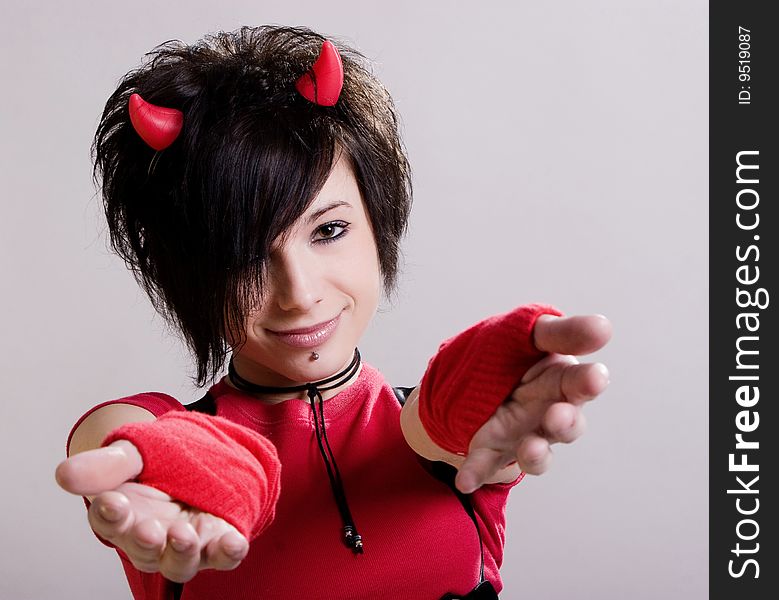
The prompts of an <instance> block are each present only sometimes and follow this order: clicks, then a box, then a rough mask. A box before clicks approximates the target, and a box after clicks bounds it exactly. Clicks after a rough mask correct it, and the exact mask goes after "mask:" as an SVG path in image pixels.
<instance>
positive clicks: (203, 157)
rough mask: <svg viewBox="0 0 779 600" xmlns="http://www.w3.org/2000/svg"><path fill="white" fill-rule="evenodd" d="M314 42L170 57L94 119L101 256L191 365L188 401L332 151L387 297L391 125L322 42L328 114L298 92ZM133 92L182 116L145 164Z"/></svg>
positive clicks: (399, 182) (239, 329) (357, 72)
mask: <svg viewBox="0 0 779 600" xmlns="http://www.w3.org/2000/svg"><path fill="white" fill-rule="evenodd" d="M324 39H325V38H324V37H322V36H321V35H319V34H317V33H315V32H313V31H311V30H310V29H307V28H303V27H280V26H263V27H243V28H241V29H239V30H237V31H234V32H219V33H216V34H212V35H208V36H206V37H204V38H203V39H202V40H200V41H198V42H197V43H195V44H193V45H186V44H184V43H182V42H178V41H175V42H167V43H165V44H162V45H160V46H158V47H157V48H155V49H154V50H153V51H151V52H150V53H149V54H148V55H147V60H146V61H144V64H143V65H142V66H141V67H140V68H138V69H137V70H134V71H131V72H130V73H128V74H127V75H126V76H125V77H124V78H123V79H122V80H121V82H120V83H119V86H118V88H117V90H116V91H115V92H114V93H113V94H112V95H111V97H110V98H109V99H108V102H107V103H106V107H105V110H104V112H103V115H102V118H101V120H100V124H99V126H98V129H97V133H96V134H95V139H94V143H93V146H92V154H93V158H94V161H95V166H94V176H95V180H96V182H97V183H98V185H100V186H101V189H102V197H103V203H104V207H105V214H106V218H107V221H108V228H109V232H110V239H111V246H112V248H113V249H114V250H115V251H116V252H117V253H118V254H119V256H121V257H122V258H123V259H124V261H125V263H126V264H127V266H128V267H129V268H130V269H131V270H132V272H133V274H134V276H135V278H136V280H137V281H138V283H139V284H140V285H141V286H142V287H143V289H144V290H145V291H146V293H147V294H148V296H149V298H150V299H151V301H152V304H153V305H154V308H155V309H156V310H157V311H158V312H159V313H160V314H161V315H162V316H163V317H164V318H165V319H166V321H167V322H168V323H169V324H171V325H172V326H173V327H174V329H175V330H177V331H178V332H180V334H181V335H182V337H183V340H184V341H185V342H186V344H187V346H188V347H189V348H190V350H191V351H192V354H193V356H194V358H195V360H196V363H197V375H196V377H194V378H193V379H194V380H195V383H196V384H197V385H198V386H203V385H205V384H207V383H208V382H209V381H213V380H214V379H215V378H216V377H217V375H218V374H219V372H220V371H221V369H222V368H223V366H224V362H225V359H226V357H227V354H228V353H229V351H230V347H229V345H228V343H227V340H228V339H230V338H232V339H233V340H237V341H238V344H240V343H242V342H243V341H245V332H244V327H245V319H246V316H247V315H248V312H249V311H250V310H251V308H252V307H256V306H258V305H259V303H260V302H261V300H262V288H263V281H264V280H265V279H266V277H267V259H268V256H269V253H270V249H271V247H272V244H273V242H274V240H276V239H277V238H279V236H280V235H283V234H284V233H285V232H286V231H287V230H288V229H289V228H290V227H291V226H292V225H293V223H294V222H295V221H296V220H297V219H298V217H300V216H301V215H302V214H303V213H304V212H305V210H306V208H307V207H308V206H309V205H310V203H311V202H312V201H313V199H314V198H315V197H316V195H317V193H318V191H319V190H320V189H321V187H322V186H323V185H324V182H325V180H326V179H327V177H328V175H329V173H330V171H331V169H332V167H333V166H334V162H335V160H336V159H337V157H338V152H340V151H341V150H343V151H344V153H345V155H346V156H347V158H348V159H349V162H350V163H351V166H352V168H353V171H354V175H355V178H356V180H357V184H358V187H359V190H360V193H361V195H362V199H363V201H364V202H365V205H366V209H367V212H368V216H369V218H370V222H371V225H372V228H373V233H374V237H375V239H376V245H377V250H378V256H379V265H380V268H381V272H382V276H383V280H384V288H385V292H387V293H388V294H389V293H390V292H391V291H392V290H393V289H394V286H395V282H396V278H397V272H398V261H399V242H400V239H401V238H402V236H403V234H404V233H405V230H406V227H407V222H408V216H409V212H410V209H411V198H412V188H411V179H410V168H409V164H408V160H407V157H406V152H405V148H404V146H403V143H402V141H401V139H400V135H399V126H398V118H397V114H396V111H395V107H394V104H393V102H392V99H391V97H390V95H389V93H388V92H387V90H386V89H385V88H384V86H383V85H382V84H381V83H380V82H379V81H378V79H376V77H375V76H374V75H373V74H372V71H371V69H370V65H369V64H368V61H367V60H366V59H365V57H364V56H363V55H362V54H360V53H359V52H357V51H356V50H354V49H352V48H350V47H348V46H346V45H344V44H342V43H340V42H338V41H337V40H333V39H331V41H332V42H333V43H334V44H335V46H336V47H337V48H338V50H339V53H340V54H341V57H342V61H343V68H344V85H343V90H342V92H341V95H340V97H339V100H338V102H337V104H336V105H335V106H332V107H324V106H319V105H315V104H313V103H312V102H309V101H308V100H306V99H305V98H303V97H302V96H301V95H300V94H299V93H298V92H297V90H296V89H295V82H296V81H297V79H298V78H299V77H300V76H301V75H302V74H304V73H305V72H306V71H308V69H309V68H310V67H311V65H312V64H313V62H314V61H315V60H316V58H317V56H318V55H319V51H320V48H321V46H322V42H323V41H324ZM136 92H137V93H138V94H140V95H141V97H142V98H143V99H144V100H146V101H147V102H149V103H151V104H155V105H159V106H164V107H169V108H176V109H179V110H181V111H182V112H183V114H184V124H183V128H182V130H181V133H180V135H179V137H178V138H177V139H176V141H175V142H174V143H173V144H172V145H171V146H170V147H169V148H166V149H165V150H163V151H162V152H160V153H159V154H158V155H156V156H155V152H154V150H153V149H152V148H150V147H149V146H147V145H146V144H145V143H144V142H143V141H142V140H141V138H140V137H139V136H138V134H137V133H136V132H135V130H134V129H133V127H132V125H131V123H130V118H129V110H128V101H129V98H130V96H131V95H132V94H133V93H136Z"/></svg>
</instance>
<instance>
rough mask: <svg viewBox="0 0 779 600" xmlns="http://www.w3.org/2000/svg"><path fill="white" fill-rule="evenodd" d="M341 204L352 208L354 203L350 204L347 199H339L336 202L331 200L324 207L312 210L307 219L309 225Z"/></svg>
mask: <svg viewBox="0 0 779 600" xmlns="http://www.w3.org/2000/svg"><path fill="white" fill-rule="evenodd" d="M339 206H348V207H349V208H352V205H351V204H349V203H348V202H347V201H346V200H337V201H336V202H331V203H330V204H328V205H327V206H323V207H322V208H320V209H318V210H315V211H314V212H312V213H311V214H310V215H309V217H308V219H306V223H308V224H309V225H310V224H312V223H313V222H314V221H316V220H317V219H318V218H319V217H321V216H322V215H323V214H325V213H326V212H329V211H331V210H333V209H334V208H338V207H339Z"/></svg>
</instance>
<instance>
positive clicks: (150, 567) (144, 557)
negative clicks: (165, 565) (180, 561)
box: [124, 519, 167, 572]
mask: <svg viewBox="0 0 779 600" xmlns="http://www.w3.org/2000/svg"><path fill="white" fill-rule="evenodd" d="M125 537H126V538H127V542H126V543H125V544H124V551H125V552H126V553H127V556H129V557H130V559H131V560H132V561H133V564H134V565H136V566H137V567H138V568H139V569H140V570H142V571H146V572H148V571H158V570H159V563H160V559H161V558H162V553H163V552H164V551H165V546H166V543H167V532H166V531H165V528H164V527H163V526H162V524H161V523H160V522H159V521H158V520H157V519H144V520H143V521H140V522H138V523H136V524H135V525H134V527H133V528H132V530H131V531H130V532H129V533H128V534H127V535H126V536H125Z"/></svg>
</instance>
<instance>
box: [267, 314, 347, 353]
mask: <svg viewBox="0 0 779 600" xmlns="http://www.w3.org/2000/svg"><path fill="white" fill-rule="evenodd" d="M340 319H341V315H340V314H339V315H338V316H337V317H336V318H335V319H332V320H330V321H326V322H325V323H319V324H318V325H313V326H312V327H307V328H305V329H291V330H289V331H273V330H271V329H268V331H269V332H270V333H272V334H273V335H274V336H275V337H276V338H278V339H279V340H280V341H282V342H284V343H285V344H287V345H289V346H293V347H294V348H313V347H314V346H319V345H321V344H324V343H325V342H326V341H327V340H328V339H329V338H330V336H331V335H333V332H335V330H336V328H337V327H338V323H339V321H340Z"/></svg>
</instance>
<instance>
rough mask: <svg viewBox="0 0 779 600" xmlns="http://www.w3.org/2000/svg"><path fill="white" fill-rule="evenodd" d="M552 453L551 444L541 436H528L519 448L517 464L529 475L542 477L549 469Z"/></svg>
mask: <svg viewBox="0 0 779 600" xmlns="http://www.w3.org/2000/svg"><path fill="white" fill-rule="evenodd" d="M551 462H552V451H551V450H550V449H549V442H548V441H546V440H545V439H544V438H542V437H541V436H537V435H529V436H526V437H525V438H524V439H523V440H522V441H521V442H520V443H519V447H518V448H517V463H519V467H520V468H521V469H522V470H523V471H524V472H525V473H528V474H529V475H540V474H541V473H543V472H544V471H546V470H547V469H548V468H549V465H550V464H551Z"/></svg>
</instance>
